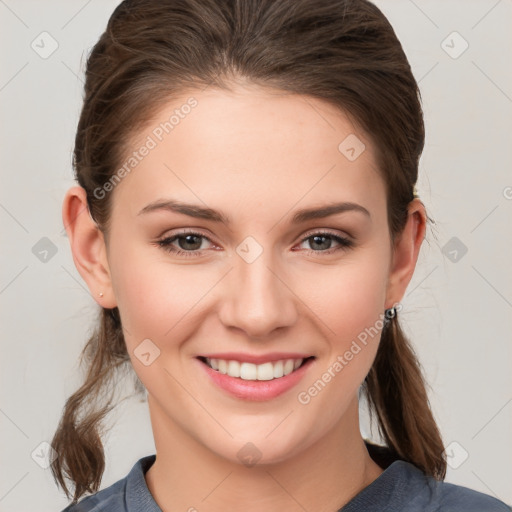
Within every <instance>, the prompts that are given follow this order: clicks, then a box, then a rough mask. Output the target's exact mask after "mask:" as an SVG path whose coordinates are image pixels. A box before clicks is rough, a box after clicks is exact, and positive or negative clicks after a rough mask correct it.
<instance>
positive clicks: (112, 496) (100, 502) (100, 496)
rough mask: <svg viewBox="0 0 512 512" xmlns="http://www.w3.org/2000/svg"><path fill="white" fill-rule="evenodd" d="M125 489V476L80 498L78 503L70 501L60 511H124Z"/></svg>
mask: <svg viewBox="0 0 512 512" xmlns="http://www.w3.org/2000/svg"><path fill="white" fill-rule="evenodd" d="M125 491H126V477H125V478H123V479H121V480H118V481H117V482H116V483H114V484H112V485H111V486H110V487H107V488H105V489H102V490H101V491H98V492H97V493H95V494H92V495H91V496H86V497H85V498H82V499H81V500H80V501H79V502H78V503H72V504H71V505H69V506H67V507H66V508H65V509H64V510H63V511H62V512H100V511H106V510H109V511H111V512H124V511H125V510H126V507H125V506H124V496H125V494H126V493H125Z"/></svg>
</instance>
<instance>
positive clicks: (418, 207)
mask: <svg viewBox="0 0 512 512" xmlns="http://www.w3.org/2000/svg"><path fill="white" fill-rule="evenodd" d="M426 225H427V215H426V213H425V207H424V205H423V203H422V202H421V201H420V200H419V199H414V200H413V201H411V203H410V204H409V207H408V218H407V223H406V225H405V228H404V230H403V233H402V234H401V235H400V236H399V237H398V238H397V239H396V241H395V246H394V252H393V255H392V260H391V268H390V274H389V277H388V286H387V291H386V308H390V307H392V306H393V304H396V303H399V302H400V301H401V300H402V297H403V296H404V294H405V290H406V289H407V286H408V285H409V282H410V281H411V278H412V275H413V273H414V269H415V268H416V262H417V260H418V255H419V252H420V248H421V244H422V242H423V240H424V239H425V231H426Z"/></svg>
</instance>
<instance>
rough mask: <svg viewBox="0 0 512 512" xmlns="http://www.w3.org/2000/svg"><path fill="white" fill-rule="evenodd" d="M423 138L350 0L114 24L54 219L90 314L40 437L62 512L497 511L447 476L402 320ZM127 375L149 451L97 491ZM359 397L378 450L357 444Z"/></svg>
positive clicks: (223, 8)
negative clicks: (74, 369)
mask: <svg viewBox="0 0 512 512" xmlns="http://www.w3.org/2000/svg"><path fill="white" fill-rule="evenodd" d="M423 145H424V125H423V117H422V110H421V104H420V96H419V91H418V88H417V84H416V82H415V80H414V77H413V75H412V73H411V69H410V66H409V63H408V61H407V59H406V57H405V55H404V52H403V50H402V47H401V45H400V43H399V41H398V40H397V38H396V36H395V33H394V31H393V29H392V28H391V26H390V25H389V23H388V21H387V20H386V18H385V17H384V15H383V14H382V13H381V12H380V11H379V10H378V9H377V8H376V7H375V6H374V5H373V4H371V3H370V2H368V1H366V0H166V1H163V0H126V1H124V2H122V3H121V4H120V5H119V6H118V7H117V8H116V10H115V11H114V13H113V15H112V16H111V18H110V20H109V23H108V26H107V29H106V31H105V33H104V34H102V36H101V37H100V40H99V41H98V43H97V44H96V45H95V46H94V48H93V50H92V52H91V55H90V56H89V59H88V62H87V71H86V84H85V98H84V105H83V109H82V113H81V116H80V121H79V125H78V130H77V135H76V143H75V151H74V168H75V171H76V178H77V180H78V184H79V186H75V187H72V188H71V189H70V190H69V191H68V193H67V194H66V197H65V199H64V204H63V221H64V224H65V226H66V229H67V233H68V236H69V240H70V244H71V249H72V253H73V259H74V262H75V265H76V267H77V269H78V271H79V272H80V274H81V275H82V277H83V279H84V280H85V282H86V283H87V285H88V287H89V289H90V290H91V293H92V294H93V295H94V297H96V299H97V301H98V304H99V305H100V306H101V313H100V319H99V323H98V325H97V328H96V330H95V332H94V334H93V335H92V337H91V338H90V340H89V342H88V344H87V345H86V347H85V349H84V357H85V358H86V360H87V362H88V372H87V375H86V378H85V382H84V384H83V386H82V387H81V388H80V389H79V390H78V391H77V392H76V393H75V394H74V395H73V396H71V397H70V398H69V400H68V401H67V403H66V406H65V409H64V412H63V416H62V419H61V422H60V424H59V426H58V429H57V432H56V434H55V437H54V439H53V441H52V446H53V448H54V449H55V450H56V452H57V453H58V457H57V459H56V460H55V462H54V463H53V465H52V471H53V474H54V476H55V478H56V481H57V482H58V483H59V484H60V485H61V486H62V487H63V489H64V490H65V491H66V493H67V495H68V497H72V498H73V503H72V504H70V506H69V507H68V508H66V511H73V512H78V511H92V510H94V511H100V510H105V511H107V510H108V511H111V512H118V511H151V512H153V511H160V510H161V511H164V512H171V511H172V512H175V511H187V510H188V511H196V510H197V511H200V512H207V511H208V512H218V511H226V510H228V511H230V510H245V511H248V512H252V511H261V510H264V511H266V512H274V511H283V510H286V511H292V512H293V511H311V512H312V511H315V512H334V511H338V510H343V511H344V512H349V511H350V512H356V511H366V512H368V511H374V510H375V511H377V510H378V511H383V510H390V511H391V510H392V511H394V512H397V511H401V510H404V511H405V510H407V511H419V510H432V511H433V510H447V511H448V510H449V511H456V510H461V511H462V510H463V511H465V512H468V511H475V512H476V511H478V512H482V511H484V510H485V511H506V510H510V509H509V507H508V506H507V505H506V504H505V503H503V502H501V501H499V500H497V499H495V498H493V497H490V496H487V495H485V494H482V493H479V492H476V491H474V490H471V489H468V488H465V487H461V486H457V485H453V484H449V483H445V482H443V479H444V477H445V473H446V457H445V454H444V446H443V442H442V439H441V436H440V433H439V430H438V428H437V426H436V423H435V420H434V418H433V415H432V412H431V410H430V407H429V402H428V398H427V394H426V391H425V384H424V380H423V377H422V373H421V371H420V366H419V364H418V362H417V360H416V357H415V354H414V352H413V350H412V348H411V346H410V344H409V342H408V340H407V339H406V338H405V336H404V334H403V332H402V330H401V328H400V324H399V313H400V310H401V308H402V305H401V304H400V301H401V299H402V298H403V296H404V293H405V290H406V288H407V286H408V283H409V282H410V280H411V277H412V275H413V272H414V269H415V265H416V261H417V257H418V253H419V250H420V247H421V244H422V242H423V240H424V237H425V231H426V224H427V219H428V216H427V214H426V211H425V207H424V205H423V204H422V202H421V201H420V200H419V198H418V197H417V195H416V194H415V193H414V186H415V183H416V180H417V176H418V160H419V157H420V154H421V152H422V149H423ZM123 368H132V369H133V371H134V375H135V379H136V382H137V383H138V384H139V386H140V384H142V386H141V389H143V390H145V391H146V392H147V399H148V406H149V413H150V417H151V424H152V428H153V434H154V440H155V446H156V455H148V456H147V457H144V458H142V459H140V460H139V461H138V462H137V463H136V464H135V465H134V466H133V469H132V470H131V471H130V473H129V474H128V475H127V476H126V477H125V478H123V479H122V480H120V481H118V482H117V483H115V484H113V485H112V486H110V487H108V488H106V489H103V490H101V491H98V489H99V485H100V482H101V477H102V473H103V469H104V452H103V448H102V443H101V436H100V434H101V427H102V422H103V420H104V419H105V416H106V414H107V413H108V412H109V410H110V409H111V408H112V407H113V406H114V405H115V400H114V395H115V393H114V392H115V388H116V375H117V374H118V373H119V372H120V371H121V370H122V369H123ZM362 396H364V397H366V399H367V401H368V404H369V405H370V406H371V409H370V411H372V410H373V412H374V413H376V416H377V422H378V426H379V432H380V434H381V436H382V438H383V439H384V440H385V445H383V446H378V445H376V444H373V443H371V442H370V441H369V440H367V439H363V437H362V435H361V432H360V428H359V400H360V398H361V397H362ZM69 482H71V484H72V486H73V487H74V491H73V492H72V491H71V490H70V486H69ZM86 493H93V495H92V496H86V497H83V495H84V494H86ZM80 498H82V499H81V500H80V501H78V500H79V499H80ZM77 502H78V503H77Z"/></svg>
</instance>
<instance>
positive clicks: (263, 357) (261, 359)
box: [199, 352, 313, 364]
mask: <svg viewBox="0 0 512 512" xmlns="http://www.w3.org/2000/svg"><path fill="white" fill-rule="evenodd" d="M199 357H207V358H208V359H225V360H227V361H240V362H241V363H253V364H263V363H268V362H272V361H281V360H285V359H307V358H308V357H313V356H311V354H301V353H298V352H272V353H271V354H259V355H253V354H243V353H241V352H220V353H216V354H203V355H201V356H199Z"/></svg>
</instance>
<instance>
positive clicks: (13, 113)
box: [0, 0, 512, 512]
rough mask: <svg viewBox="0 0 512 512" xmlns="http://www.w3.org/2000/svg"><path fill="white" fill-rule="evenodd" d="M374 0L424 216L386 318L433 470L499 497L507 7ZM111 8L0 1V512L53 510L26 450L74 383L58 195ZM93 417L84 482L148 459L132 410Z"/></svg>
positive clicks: (72, 310)
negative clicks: (420, 126) (413, 80)
mask: <svg viewBox="0 0 512 512" xmlns="http://www.w3.org/2000/svg"><path fill="white" fill-rule="evenodd" d="M376 3H377V5H378V6H379V7H380V8H381V9H382V10H383V11H384V13H385V14H386V15H387V16H388V18H389V19H390V21H391V23H392V25H393V26H394V28H395V30H396V32H397V34H398V36H399V38H400V39H401V41H402V43H403V46H404V49H405V51H406V53H407V55H408V57H409V59H410V62H411V65H412V67H413V70H414V74H415V76H416V77H417V79H418V80H419V82H420V87H421V90H422V95H423V102H424V110H425V119H426V126H427V143H426V149H425V152H424V155H423V158H422V161H421V170H420V179H419V192H420V195H421V197H422V199H423V201H424V202H425V204H426V206H427V209H428V212H429V214H430V215H431V216H432V217H433V218H434V219H435V220H436V222H437V228H436V233H435V235H434V233H433V232H432V231H431V230H430V229H429V230H428V232H427V238H428V242H426V243H424V245H423V248H422V251H421V254H420V260H419V263H418V267H417V270H416V273H415V276H414V278H413V280H412V282H411V284H410V286H409V288H408V292H407V294H406V297H405V298H404V300H403V304H404V311H403V312H402V314H401V320H402V322H403V324H404V327H405V329H406V331H407V333H408V334H409V335H410V336H411V337H412V340H413V343H414V346H415V348H416V350H417V352H418V355H419V357H420V360H421V363H422V365H423V367H424V369H425V372H426V375H427V379H428V381H429V383H430V385H431V387H432V389H431V390H430V391H429V396H430V400H431V403H432V407H433V410H434V413H435V415H436V418H437V420H438V423H439V426H440V428H441V432H442V435H443V438H444V441H445V444H446V445H450V449H449V460H450V464H451V467H449V469H448V473H447V478H446V480H447V481H449V482H453V483H457V484H460V485H465V486H467V487H471V488H473V489H477V490H479V491H482V492H485V493H487V494H491V495H495V496H497V497H499V498H500V499H502V500H504V501H507V502H508V503H512V488H511V487H510V482H511V481H512V440H511V432H512V430H511V426H512V403H511V402H512V376H511V371H510V368H511V360H512V357H511V356H512V348H511V343H510V341H511V335H510V333H511V331H512V315H511V312H512V271H511V269H510V261H511V252H512V251H511V227H510V225H511V223H510V220H511V213H512V212H511V209H512V200H511V199H512V174H511V170H510V169H511V164H512V158H511V142H512V141H511V136H510V134H511V129H512V119H511V112H512V99H511V98H512V72H511V66H510V63H511V62H512V58H511V57H512V55H511V54H512V51H511V50H512V44H511V36H510V34H511V33H512V2H511V1H510V0H500V1H497V0H458V1H456V0H415V1H412V0H379V1H378V2H376ZM117 4H118V1H117V0H101V1H100V0H89V1H84V0H51V1H49V0H47V1H45V2H44V3H43V2H41V1H40V0H39V1H35V0H34V1H28V0H0V33H1V34H2V36H1V38H2V44H1V45H0V52H1V62H2V66H1V69H0V109H1V119H2V123H1V127H0V130H1V160H0V161H1V167H0V169H1V171H0V172H1V179H2V186H1V190H0V222H1V234H2V243H1V247H2V251H1V262H0V304H1V323H0V325H1V343H2V347H1V350H2V357H1V378H2V385H1V388H0V431H1V453H0V460H1V473H0V511H12V512H17V511H34V510H38V511H45V510H47V511H60V510H61V509H62V508H64V506H65V505H66V504H67V501H66V500H65V498H64V497H63V494H62V493H61V492H60V491H59V490H57V488H56V486H55V485H54V483H53V480H52V478H51V474H50V470H49V469H43V468H41V467H40V466H39V465H38V464H37V463H36V462H35V461H34V460H33V458H32V457H31V454H32V453H33V452H34V450H36V451H35V455H34V458H35V459H36V460H38V454H43V453H44V452H42V451H41V448H38V447H39V445H40V443H42V442H45V441H46V442H48V441H50V440H51V438H52V436H53V433H54V430H55V427H56V425H57V422H58V419H59V417H60V413H61V410H62V407H63V405H64V402H65V399H66V398H67V397H68V396H69V395H70V394H71V393H72V392H73V391H74V390H75V389H76V387H77V386H78V385H79V383H80V382H81V376H80V374H79V372H78V356H79V353H80V351H81V349H82V347H83V345H84V343H85V341H86V338H87V335H88V333H89V330H90V329H91V327H92V322H93V320H94V315H95V312H96V310H97V308H98V306H97V305H96V303H95V302H94V300H93V299H92V297H91V296H90V294H89V292H88V289H87V288H86V286H85V284H84V282H83V281H82V279H81V277H80V275H79V274H78V272H77V271H76V269H75V267H74V264H73V261H72V258H71V252H70V248H69V244H68V239H67V238H66V236H65V234H64V231H63V226H62V220H61V204H62V199H63V196H64V193H65V191H66V190H67V189H68V188H69V187H70V186H72V185H73V181H72V169H71V154H72V148H73V141H74V135H75V129H76V123H77V119H78V114H79V110H80V108H81V95H82V78H83V64H84V62H85V58H86V55H87V51H88V50H89V48H90V47H91V46H92V45H93V44H94V43H95V42H96V40H97V38H98V37H99V35H100V33H101V32H102V31H103V30H104V28H105V26H106V23H107V20H108V18H109V16H110V14H111V13H112V11H113V9H114V7H115V6H116V5H117ZM43 31H47V32H48V33H49V34H51V37H52V38H53V39H55V40H56V41H57V43H58V48H57V50H56V51H55V52H54V53H53V54H52V55H50V56H49V57H48V58H42V57H41V56H40V55H39V54H38V53H36V52H35V51H34V50H33V49H32V48H31V43H32V41H34V40H35V42H36V43H37V44H39V46H40V47H42V43H41V42H40V41H41V38H42V37H48V36H40V34H41V32H43ZM454 31H457V32H458V33H459V34H460V36H462V38H464V40H465V41H467V42H468V43H469V48H468V49H467V50H466V51H465V52H464V53H463V54H462V55H460V56H458V57H457V58H453V57H454V56H457V54H458V53H460V51H461V50H462V49H463V47H464V46H463V44H464V41H463V40H462V39H460V38H459V37H458V36H457V35H455V36H450V34H452V32H454ZM448 36H450V37H448ZM447 37H448V39H447ZM45 41H46V43H45V48H46V49H47V50H48V49H49V48H50V46H49V44H50V40H49V39H46V40H45ZM443 41H446V42H445V43H444V44H443ZM443 47H444V49H443ZM445 50H447V51H448V52H450V53H451V54H452V56H450V55H448V53H447V52H446V51H445ZM40 51H42V49H41V50H40ZM43 237H47V238H48V239H50V240H51V241H52V243H53V244H55V246H56V249H57V252H56V254H55V255H53V256H51V257H50V255H49V256H48V258H47V261H46V262H43V261H41V260H40V259H39V258H38V257H36V254H34V252H33V247H34V246H35V245H36V244H37V243H38V242H39V241H40V239H41V238H43ZM436 237H437V238H436ZM463 246H464V247H466V248H467V253H466V254H463V251H461V248H463ZM37 247H38V246H36V248H37ZM454 250H455V251H456V252H453V251H454ZM35 252H37V251H35ZM50 254H51V253H50ZM40 256H41V255H40ZM111 418H112V421H115V426H114V427H113V429H112V430H111V432H110V434H109V435H108V436H107V438H106V456H107V466H106V472H105V474H104V479H103V485H102V487H106V486H108V485H110V484H111V483H113V482H115V481H116V480H118V479H119V478H122V477H123V476H125V475H126V474H127V473H128V471H129V469H130V468H131V467H132V465H133V463H134V462H135V461H136V460H137V459H138V458H140V457H142V456H144V455H147V454H150V453H154V444H153V439H152V434H151V426H150V422H149V417H148V412H147V405H146V403H140V402H137V401H136V400H131V401H125V402H123V404H122V405H121V406H120V407H119V409H118V410H117V411H116V413H115V414H114V415H113V416H112V417H111ZM362 418H363V420H362V423H363V424H362V429H363V432H365V433H366V432H367V431H368V429H367V425H366V423H365V421H366V420H365V419H364V418H365V415H364V414H363V416H362ZM374 433H375V431H374ZM450 443H456V444H450ZM466 453H467V459H466V460H464V458H465V456H466ZM39 460H44V457H41V456H40V457H39ZM455 468H456V469H455Z"/></svg>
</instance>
